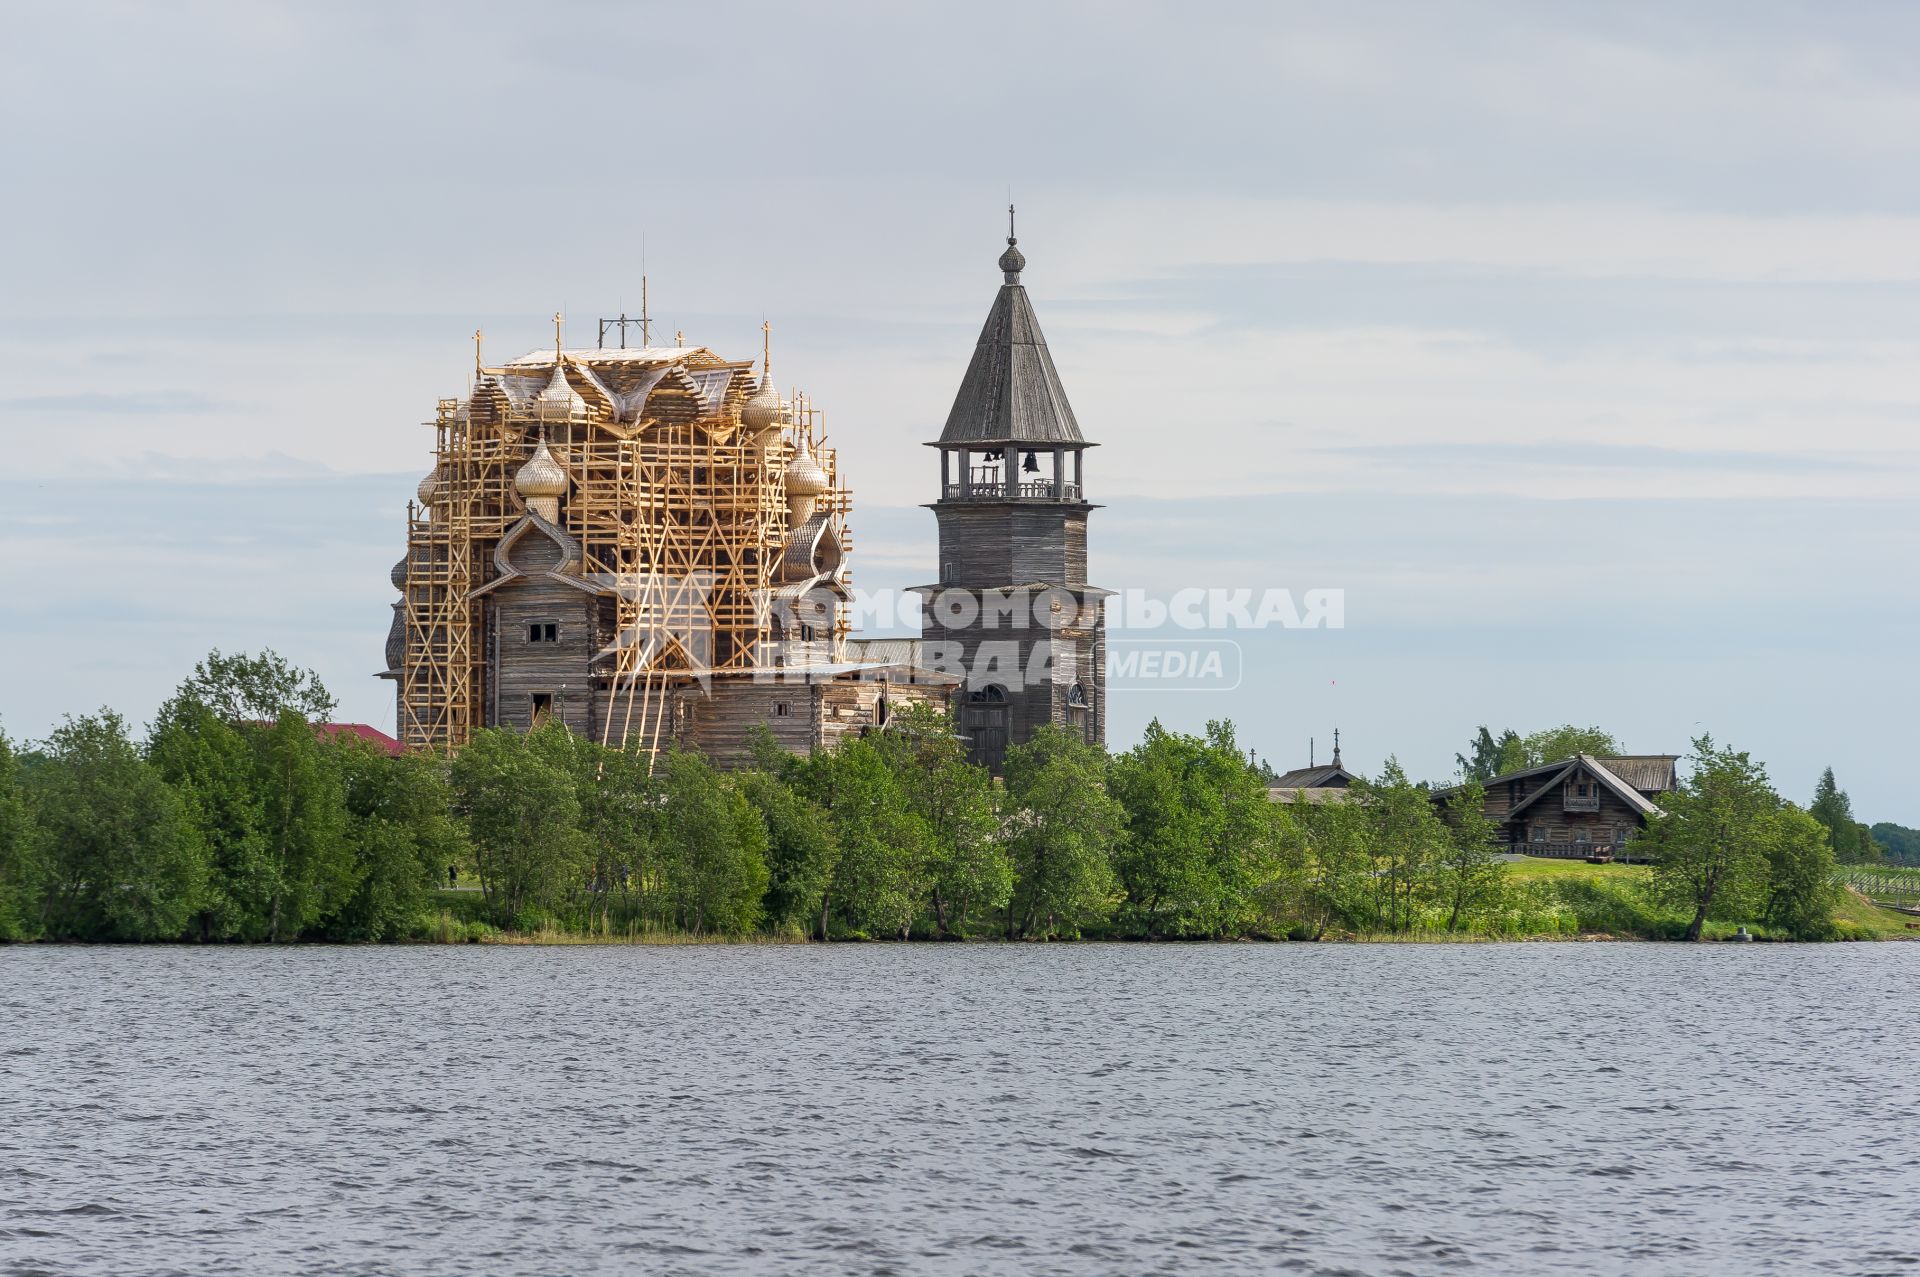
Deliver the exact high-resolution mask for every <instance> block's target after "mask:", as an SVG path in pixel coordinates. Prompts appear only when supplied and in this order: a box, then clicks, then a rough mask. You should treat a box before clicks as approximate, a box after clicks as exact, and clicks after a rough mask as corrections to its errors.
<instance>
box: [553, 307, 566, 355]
mask: <svg viewBox="0 0 1920 1277" xmlns="http://www.w3.org/2000/svg"><path fill="white" fill-rule="evenodd" d="M565 323H566V320H564V319H562V318H561V316H560V312H559V311H557V310H556V311H554V312H553V361H554V362H555V363H559V362H560V351H561V349H562V342H561V340H560V331H561V326H562V325H563V324H565Z"/></svg>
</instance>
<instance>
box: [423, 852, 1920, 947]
mask: <svg viewBox="0 0 1920 1277" xmlns="http://www.w3.org/2000/svg"><path fill="white" fill-rule="evenodd" d="M1650 874H1651V871H1650V870H1649V869H1648V867H1647V866H1645V865H1622V864H1606V865H1590V864H1587V863H1585V862H1583V861H1578V860H1544V859H1531V858H1529V859H1525V860H1520V861H1515V862H1513V863H1511V864H1509V865H1507V866H1506V876H1507V882H1508V886H1509V892H1508V900H1509V904H1508V907H1507V908H1506V909H1504V910H1503V911H1501V913H1500V914H1498V915H1497V916H1493V917H1489V918H1487V919H1486V920H1485V921H1484V922H1482V923H1480V924H1478V925H1476V926H1475V927H1474V928H1473V929H1472V930H1466V931H1456V932H1448V931H1445V930H1440V929H1433V930H1425V931H1417V932H1413V933H1411V934H1371V933H1352V932H1344V933H1343V932H1329V933H1328V934H1327V935H1326V936H1324V937H1323V939H1326V940H1329V941H1336V942H1344V943H1364V944H1474V943H1487V942H1490V941H1499V940H1679V939H1680V938H1681V937H1682V936H1683V935H1684V934H1685V932H1686V929H1687V921H1688V919H1687V916H1686V915H1685V914H1683V913H1680V912H1678V911H1674V910H1670V909H1665V908H1662V907H1661V906H1659V905H1656V904H1654V903H1652V902H1651V901H1650V899H1649V897H1648V894H1647V891H1646V885H1647V882H1648V879H1649V876H1650ZM436 897H437V899H436V911H435V913H434V914H433V915H432V916H431V917H430V918H428V919H424V920H423V921H422V925H421V927H420V928H419V929H417V930H418V931H419V934H416V936H415V937H414V938H415V939H416V940H419V941H422V942H425V943H431V944H651V945H688V944H804V943H806V939H805V937H802V936H799V935H765V934H754V935H748V936H728V935H718V934H713V933H708V934H706V935H699V936H696V935H691V934H689V933H687V932H684V931H674V930H664V929H659V928H654V927H633V926H630V927H619V926H614V927H610V928H587V927H569V926H566V925H563V924H561V923H558V922H556V921H554V920H552V919H542V920H540V921H539V923H538V924H537V925H534V926H529V927H524V928H522V929H518V930H515V929H503V928H498V927H495V926H493V925H492V924H491V923H490V922H489V921H488V920H487V917H486V913H485V901H484V900H483V898H482V897H481V895H480V893H479V892H477V891H440V892H437V893H436ZM1834 924H1835V926H1836V928H1837V929H1838V932H1839V935H1838V938H1839V939H1842V940H1920V917H1915V916H1913V915H1911V914H1904V913H1900V912H1898V911H1897V910H1893V909H1885V908H1881V907H1879V906H1878V905H1875V904H1874V903H1873V902H1872V901H1870V900H1868V899H1866V898H1865V897H1864V896H1862V895H1860V894H1859V893H1858V892H1856V891H1852V890H1843V891H1842V894H1841V897H1840V900H1839V902H1838V904H1837V905H1836V907H1835V909H1834ZM1742 925H1744V926H1746V928H1747V929H1748V930H1749V931H1750V932H1752V933H1753V934H1754V935H1755V936H1757V937H1758V938H1760V939H1763V940H1771V939H1781V938H1783V937H1781V936H1778V935H1777V934H1775V933H1774V932H1773V931H1771V930H1770V929H1769V928H1767V927H1766V926H1764V925H1763V924H1761V923H1759V922H1758V921H1757V920H1751V919H1750V920H1747V921H1746V922H1744V924H1743V923H1742V922H1740V921H1714V922H1709V923H1708V924H1707V927H1706V938H1707V939H1708V940H1724V939H1726V938H1728V937H1730V936H1732V935H1733V934H1734V933H1735V932H1736V931H1737V930H1738V929H1739V928H1740V927H1741V926H1742ZM980 938H981V939H983V940H990V939H993V938H994V937H993V936H992V935H983V936H981V937H980ZM1090 938H1098V937H1090Z"/></svg>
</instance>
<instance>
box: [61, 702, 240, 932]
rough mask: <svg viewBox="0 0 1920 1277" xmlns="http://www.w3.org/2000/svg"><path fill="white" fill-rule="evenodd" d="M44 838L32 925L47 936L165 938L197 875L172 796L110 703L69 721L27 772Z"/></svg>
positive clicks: (200, 879)
mask: <svg viewBox="0 0 1920 1277" xmlns="http://www.w3.org/2000/svg"><path fill="white" fill-rule="evenodd" d="M27 794H28V800H29V802H30V803H31V805H32V809H33V815H34V820H35V823H36V824H37V825H38V826H39V828H40V830H41V832H42V835H43V838H42V841H41V843H40V846H41V848H42V855H41V858H40V864H41V869H42V873H43V874H44V877H43V883H44V889H43V891H42V893H41V901H40V906H41V915H40V918H39V925H38V928H37V929H38V930H40V931H41V932H42V933H44V934H45V935H47V936H50V937H52V938H54V939H62V940H65V939H73V940H173V939H178V938H179V937H180V936H181V935H182V934H183V933H184V932H185V931H186V929H187V925H188V923H189V921H190V920H191V919H192V917H193V913H194V910H195V908H196V907H197V906H198V903H199V895H200V892H201V890H202V887H203V885H204V883H205V880H206V863H205V860H204V858H203V856H204V853H203V851H202V849H201V846H200V843H199V840H198V839H197V838H196V837H195V835H194V831H193V827H192V825H191V824H190V823H189V822H188V821H187V818H186V814H185V812H184V810H183V809H182V806H181V803H180V799H179V797H178V796H177V795H176V794H175V793H174V792H173V790H172V789H170V788H169V787H168V786H167V783H166V782H165V781H164V780H162V779H161V778H160V775H159V773H158V772H156V771H155V770H154V769H153V768H152V767H151V766H149V765H148V764H147V762H146V760H145V759H143V758H142V757H141V756H140V753H139V751H138V750H136V749H135V748H134V746H133V742H132V741H131V740H129V739H128V738H127V728H126V723H125V721H124V720H122V719H121V717H120V716H119V715H118V714H115V713H114V712H113V711H112V710H102V711H101V712H100V713H99V714H97V715H94V716H92V717H87V718H77V719H76V718H69V719H68V720H67V721H66V722H65V723H64V724H63V725H62V726H61V727H59V728H58V729H56V730H55V731H54V733H53V735H52V736H51V737H50V738H49V739H48V741H47V750H46V758H45V759H44V760H43V761H42V762H41V763H40V764H39V765H38V766H36V767H34V768H33V769H32V771H31V772H29V773H28V776H27Z"/></svg>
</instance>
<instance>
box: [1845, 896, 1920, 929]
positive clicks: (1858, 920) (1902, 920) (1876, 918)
mask: <svg viewBox="0 0 1920 1277" xmlns="http://www.w3.org/2000/svg"><path fill="white" fill-rule="evenodd" d="M1833 920H1834V921H1835V922H1837V923H1839V924H1840V934H1841V937H1842V938H1843V939H1848V940H1892V939H1900V940H1920V918H1917V917H1915V916H1914V915H1912V914H1910V913H1901V912H1899V911H1898V910H1896V909H1882V908H1881V907H1880V906H1878V905H1876V904H1874V903H1873V902H1872V901H1871V900H1868V899H1867V898H1866V897H1865V896H1863V895H1861V894H1860V893H1859V892H1857V891H1843V892H1842V893H1841V896H1840V905H1839V907H1838V908H1837V909H1835V910H1834V911H1833Z"/></svg>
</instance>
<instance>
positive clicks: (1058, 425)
mask: <svg viewBox="0 0 1920 1277" xmlns="http://www.w3.org/2000/svg"><path fill="white" fill-rule="evenodd" d="M1013 229H1014V227H1013V205H1011V204H1009V205H1008V206H1007V247H1006V249H1005V251H1004V252H1002V253H1001V254H1000V262H999V265H1000V276H1001V279H1002V281H1003V282H1002V283H1001V285H1000V292H999V294H998V295H997V296H996V297H995V298H994V299H993V309H992V310H990V311H988V312H987V322H986V326H985V327H983V328H982V329H981V330H980V341H979V343H978V344H977V345H976V346H975V347H974V350H973V361H972V362H971V363H969V364H968V365H967V373H966V376H964V377H962V378H961V380H960V391H959V393H958V394H956V395H955V396H954V399H953V409H952V410H951V411H950V412H949V413H948V414H947V425H946V429H944V430H942V431H941V432H940V440H939V442H940V446H941V447H943V448H945V447H965V446H970V445H975V444H982V445H988V446H991V445H996V444H1005V445H1011V446H1013V447H1016V448H1018V447H1025V446H1027V445H1035V446H1040V447H1044V448H1053V447H1057V446H1065V447H1069V448H1072V447H1085V446H1087V441H1086V439H1085V438H1083V437H1082V436H1081V434H1080V423H1079V422H1077V421H1075V420H1074V416H1073V406H1072V405H1071V404H1069V403H1068V402H1067V391H1066V387H1065V386H1063V385H1061V384H1060V373H1059V370H1057V369H1056V368H1055V367H1054V366H1053V355H1052V354H1051V353H1049V352H1048V350H1047V339H1046V336H1045V335H1044V334H1043V333H1041V331H1040V320H1039V319H1038V317H1036V316H1035V315H1034V313H1033V303H1032V302H1031V301H1029V300H1028V298H1027V290H1026V289H1025V288H1024V287H1023V286H1022V285H1021V283H1020V272H1021V271H1023V270H1025V269H1026V266H1027V258H1026V255H1025V254H1024V253H1022V252H1021V251H1020V247H1019V240H1018V238H1017V237H1016V236H1015V235H1014V234H1013Z"/></svg>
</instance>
